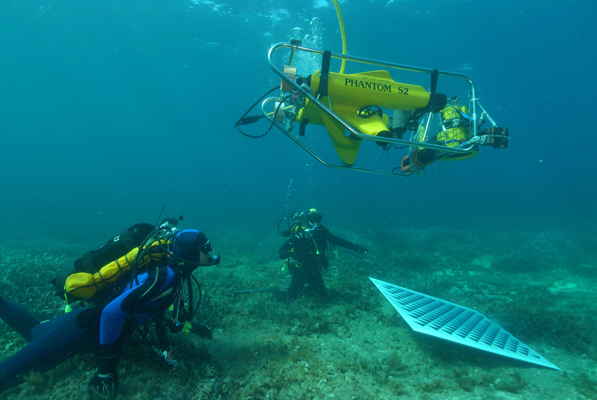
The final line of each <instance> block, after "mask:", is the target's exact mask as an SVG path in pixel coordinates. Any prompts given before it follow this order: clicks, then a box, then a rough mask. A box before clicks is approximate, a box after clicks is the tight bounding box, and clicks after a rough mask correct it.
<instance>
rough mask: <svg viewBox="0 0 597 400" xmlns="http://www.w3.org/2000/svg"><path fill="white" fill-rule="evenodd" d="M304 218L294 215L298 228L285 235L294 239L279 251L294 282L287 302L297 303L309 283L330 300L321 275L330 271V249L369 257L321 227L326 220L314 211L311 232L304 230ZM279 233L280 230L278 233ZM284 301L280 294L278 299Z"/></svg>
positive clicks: (294, 225)
mask: <svg viewBox="0 0 597 400" xmlns="http://www.w3.org/2000/svg"><path fill="white" fill-rule="evenodd" d="M300 217H301V215H298V216H297V215H295V214H293V215H292V218H291V219H293V220H294V224H293V225H292V227H290V229H289V230H288V231H285V232H284V233H287V234H291V235H292V236H291V237H290V238H289V239H288V240H287V241H286V242H285V243H284V244H283V245H282V247H281V248H280V251H279V256H280V259H281V260H284V262H285V263H286V265H287V266H288V271H289V272H290V273H291V275H292V280H291V281H290V285H289V287H288V293H287V296H286V299H287V300H294V299H296V297H297V296H298V295H299V293H300V291H301V290H302V288H303V287H304V286H305V285H306V284H307V283H308V284H309V285H311V286H312V287H313V288H314V289H315V290H317V292H318V293H319V296H320V297H321V298H325V297H326V296H327V291H326V288H325V283H324V282H323V277H322V275H321V271H322V270H324V269H325V270H326V271H327V269H328V259H327V257H326V250H327V248H328V246H330V245H331V246H334V245H338V246H341V247H345V248H347V249H350V250H354V251H357V252H359V253H364V254H367V255H368V254H369V251H367V249H366V248H364V247H363V246H359V245H358V244H354V243H351V242H349V241H348V240H345V239H342V238H339V237H337V236H334V235H333V234H332V233H331V232H330V231H329V230H328V229H327V228H326V227H325V226H323V225H321V224H320V222H321V219H322V216H321V214H319V213H318V212H317V210H316V209H314V208H312V209H310V210H309V213H308V214H307V223H308V224H309V225H310V226H311V228H309V229H307V227H305V226H303V225H302V224H301V222H300ZM278 230H279V229H278ZM276 297H277V298H279V299H284V296H281V295H280V293H277V295H276Z"/></svg>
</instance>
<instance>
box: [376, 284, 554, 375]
mask: <svg viewBox="0 0 597 400" xmlns="http://www.w3.org/2000/svg"><path fill="white" fill-rule="evenodd" d="M369 279H371V281H372V282H373V283H374V284H375V286H377V288H378V289H379V291H380V292H381V293H382V294H383V295H384V296H385V297H386V299H388V301H389V302H390V303H391V304H392V305H393V306H394V308H395V309H396V310H397V311H398V312H399V313H400V315H401V316H402V318H404V320H405V321H406V322H407V323H408V325H409V326H410V327H411V328H412V329H413V330H414V331H416V332H421V333H424V334H426V335H431V336H435V337H438V338H441V339H445V340H449V341H451V342H456V343H460V344H463V345H465V346H469V347H474V348H477V349H480V350H484V351H489V352H492V353H496V354H500V355H502V356H506V357H510V358H515V359H517V360H521V361H526V362H529V363H533V364H537V365H541V366H544V367H547V368H553V369H557V370H559V368H558V367H556V366H555V365H554V364H552V363H551V362H549V361H548V360H546V359H545V358H543V357H542V356H541V355H539V354H538V353H537V352H535V351H533V350H532V349H531V348H530V347H529V346H527V345H526V344H524V343H522V342H521V341H520V340H518V339H517V338H515V337H514V336H512V335H511V334H510V333H508V332H507V331H506V330H504V329H502V328H501V327H500V326H498V325H497V324H496V323H494V322H492V321H491V320H490V319H488V318H487V317H485V316H484V315H483V314H481V313H480V312H478V311H475V310H473V309H471V308H467V307H463V306H460V305H458V304H454V303H450V302H449V301H445V300H441V299H438V298H435V297H431V296H427V295H425V294H423V293H419V292H415V291H414V290H409V289H406V288H403V287H401V286H396V285H393V284H391V283H388V282H384V281H380V280H377V279H373V278H369Z"/></svg>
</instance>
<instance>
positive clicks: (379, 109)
mask: <svg viewBox="0 0 597 400" xmlns="http://www.w3.org/2000/svg"><path fill="white" fill-rule="evenodd" d="M281 49H288V50H289V51H290V55H289V60H288V62H287V63H285V65H283V66H282V68H279V67H278V66H277V65H276V64H275V63H274V55H275V53H276V52H278V51H279V50H281ZM297 52H306V53H309V54H313V55H317V56H321V59H322V67H321V70H318V71H316V72H314V73H312V74H310V75H308V76H301V75H300V74H299V73H298V71H297V67H295V66H292V61H293V59H294V56H295V54H296V53H297ZM268 58H269V64H270V66H271V68H272V70H273V71H274V72H275V73H276V74H277V75H279V76H280V78H281V80H282V83H281V85H280V87H275V88H274V89H272V90H271V91H270V92H269V93H271V92H273V91H274V90H279V91H280V95H279V96H277V97H269V98H265V99H263V98H264V97H265V96H267V95H268V94H269V93H267V94H266V95H265V96H264V97H262V98H261V99H260V100H258V102H257V103H255V105H256V104H258V103H259V102H260V101H262V100H263V101H262V102H261V115H259V116H249V117H247V114H248V113H249V111H250V110H249V111H247V113H245V115H243V117H241V119H240V120H239V121H238V122H237V123H236V125H235V126H236V128H238V129H239V130H240V131H241V132H242V133H243V134H245V135H246V136H249V137H262V136H264V135H265V134H266V133H267V132H269V130H270V129H271V128H272V127H273V126H275V127H276V128H278V129H279V130H280V131H282V132H283V133H284V134H286V135H287V136H288V137H289V138H290V139H292V140H293V141H294V142H295V143H296V144H298V145H299V146H300V147H302V148H303V149H304V150H305V151H307V152H308V153H309V154H311V155H312V156H313V157H315V158H316V159H317V160H318V161H319V162H321V163H322V164H323V165H325V166H328V167H334V168H344V169H351V170H357V171H363V172H372V173H378V174H387V175H395V176H408V175H411V174H413V173H415V174H419V175H420V174H424V173H425V168H426V167H427V166H428V165H430V164H431V163H433V162H435V161H438V160H462V159H466V158H470V157H474V156H475V155H477V153H478V150H479V146H491V147H493V148H495V149H502V148H506V147H507V146H508V139H509V135H508V129H507V128H500V127H498V126H497V125H496V124H495V122H494V121H493V119H491V117H489V115H488V114H487V112H486V111H485V110H484V109H483V108H482V107H481V105H480V103H479V101H478V99H477V95H476V89H475V85H474V84H473V82H472V80H471V79H470V78H469V77H467V76H466V75H464V74H460V73H455V72H447V71H439V70H433V69H427V68H420V67H413V66H407V65H401V64H394V63H388V62H382V61H376V60H371V59H366V58H361V57H355V56H349V55H345V54H337V53H333V52H330V51H321V50H316V49H311V48H307V47H301V43H300V41H298V40H292V41H291V42H290V43H279V44H276V45H274V46H273V47H272V48H271V49H270V51H269V57H268ZM332 59H339V60H342V62H343V64H342V69H341V72H339V73H335V72H330V70H329V66H330V61H331V60H332ZM346 61H351V62H356V63H359V64H365V65H367V66H371V65H373V66H376V67H378V68H380V69H377V70H373V71H366V72H359V73H355V74H345V73H343V72H342V70H343V69H344V68H343V67H344V63H345V62H346ZM390 70H396V71H399V72H404V71H406V72H409V73H418V74H426V75H427V76H428V79H429V82H430V89H429V90H428V89H425V88H423V87H422V86H418V85H413V84H406V83H400V82H396V81H394V80H393V79H392V76H391V75H390V72H389V71H390ZM440 77H441V78H442V79H443V80H445V79H444V78H450V80H455V79H456V80H461V81H464V83H465V84H466V85H467V88H466V90H465V91H464V92H465V94H464V95H461V96H452V97H450V98H448V97H447V96H446V95H444V94H442V93H438V92H437V90H436V89H437V84H438V81H439V78H440ZM452 86H453V85H452ZM261 118H266V119H267V120H268V121H269V122H270V127H269V129H268V130H267V131H266V132H265V133H263V134H261V135H256V136H252V135H249V134H247V133H246V132H244V131H243V130H242V129H241V127H242V126H243V125H248V124H250V123H253V122H256V121H258V120H259V119H261ZM486 121H489V122H490V123H491V125H492V126H491V127H489V128H485V129H481V125H483V124H484V123H485V122H486ZM295 124H299V130H298V133H295V134H293V133H292V132H293V130H294V125H295ZM309 124H311V125H321V126H323V127H325V129H326V130H327V133H328V135H329V138H330V139H331V142H332V144H333V146H334V148H335V150H336V153H337V155H338V157H339V158H340V160H341V162H342V164H337V163H333V162H327V161H324V159H323V158H322V157H321V156H320V155H318V154H317V153H316V152H315V150H314V149H313V148H310V147H309V145H308V144H307V141H306V134H305V132H306V127H307V125H309ZM301 138H304V140H303V141H301V140H300V139H301ZM364 141H365V142H366V141H369V142H374V143H375V144H377V145H378V146H379V151H378V156H377V159H379V154H380V153H381V152H382V151H388V152H389V151H390V150H395V149H406V150H407V152H406V154H405V155H404V154H403V155H402V156H401V157H399V159H400V162H399V164H398V165H391V164H390V165H389V166H388V167H387V168H385V169H380V168H379V167H378V162H377V159H376V161H375V164H374V165H373V166H372V167H369V168H367V167H355V163H356V160H357V156H358V154H359V150H360V148H361V145H362V144H363V142H364ZM398 146H400V147H398ZM389 159H390V163H391V159H392V158H391V156H390V157H389Z"/></svg>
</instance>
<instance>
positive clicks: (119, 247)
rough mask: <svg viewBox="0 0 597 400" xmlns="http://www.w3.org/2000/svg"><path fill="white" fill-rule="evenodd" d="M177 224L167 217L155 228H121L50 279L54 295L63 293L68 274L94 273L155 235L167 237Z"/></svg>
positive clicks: (172, 232)
mask: <svg viewBox="0 0 597 400" xmlns="http://www.w3.org/2000/svg"><path fill="white" fill-rule="evenodd" d="M179 220H182V217H179ZM177 224H178V221H177V220H176V219H174V218H168V219H166V220H164V221H162V222H161V223H160V224H159V225H158V227H157V228H156V226H155V225H152V224H148V223H139V224H135V225H133V226H131V227H130V228H128V229H125V230H123V231H122V232H120V233H119V234H118V235H116V236H114V237H113V238H111V239H109V240H107V241H106V242H104V243H102V244H101V245H99V246H97V247H96V248H95V249H93V250H90V251H88V252H87V253H85V254H84V255H83V256H82V257H81V258H79V259H77V260H75V262H74V263H73V265H70V266H67V267H65V268H63V269H62V270H61V271H59V272H58V274H57V275H56V277H55V278H54V279H53V280H52V284H53V285H54V287H55V289H56V295H57V296H60V297H62V296H63V295H64V286H65V284H66V280H67V278H68V277H69V276H71V275H73V274H76V273H88V274H94V273H96V272H98V271H99V270H100V269H101V268H102V267H104V266H105V265H107V264H110V263H111V262H113V261H114V260H118V259H119V258H120V257H122V256H124V255H127V254H128V253H130V252H131V251H132V250H133V249H135V248H137V247H139V246H143V245H144V244H149V243H151V242H153V241H154V240H157V238H155V239H154V236H156V235H157V236H160V237H167V236H171V235H173V234H175V233H176V232H177V231H178V228H177ZM148 242H149V243H148Z"/></svg>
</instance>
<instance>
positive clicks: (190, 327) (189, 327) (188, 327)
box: [182, 321, 214, 339]
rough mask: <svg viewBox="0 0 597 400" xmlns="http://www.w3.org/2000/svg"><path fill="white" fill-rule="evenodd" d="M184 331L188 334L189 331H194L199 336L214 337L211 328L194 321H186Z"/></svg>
mask: <svg viewBox="0 0 597 400" xmlns="http://www.w3.org/2000/svg"><path fill="white" fill-rule="evenodd" d="M182 333H184V334H185V335H188V334H189V333H194V334H196V335H199V337H202V338H207V339H213V338H214V336H213V335H212V333H211V330H210V329H209V328H208V327H207V326H205V325H199V324H196V323H194V322H189V321H187V322H185V323H184V328H182Z"/></svg>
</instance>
